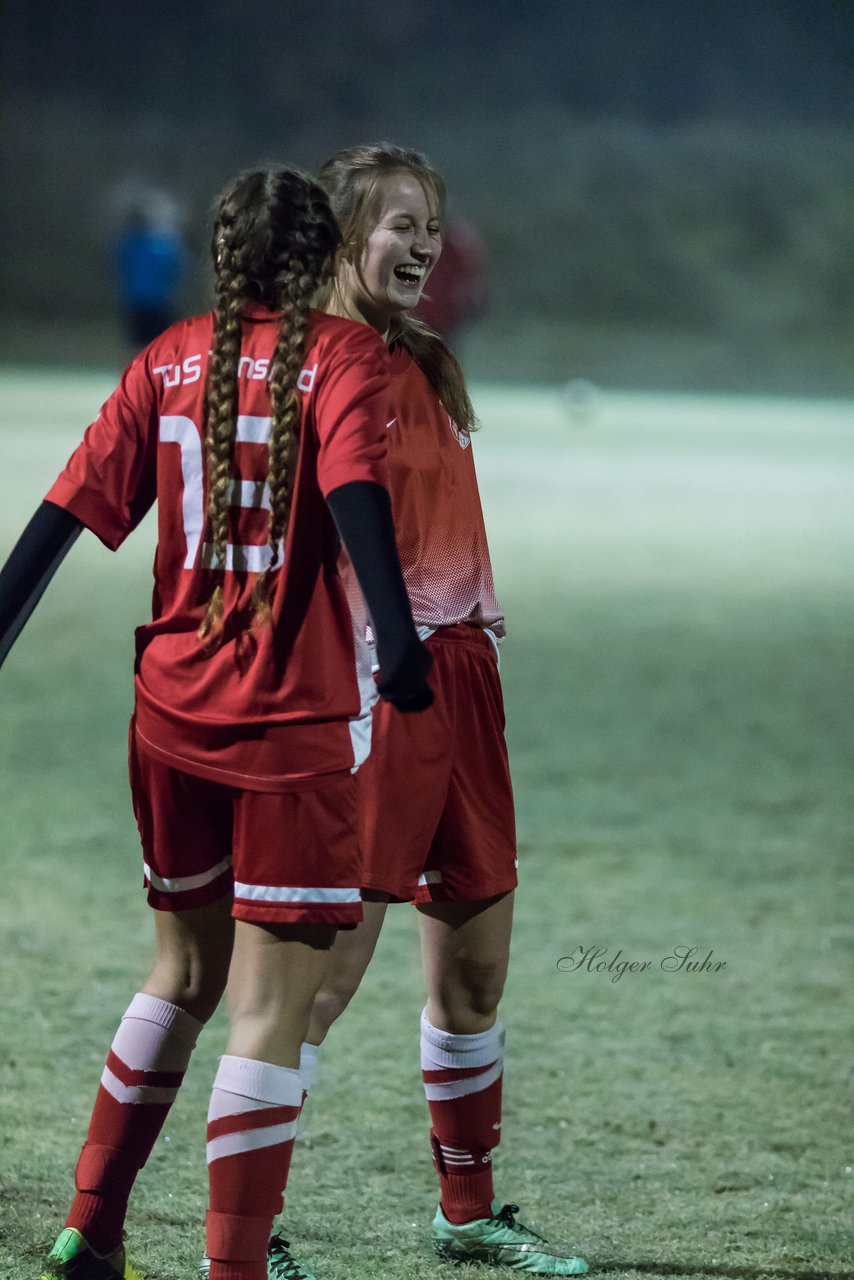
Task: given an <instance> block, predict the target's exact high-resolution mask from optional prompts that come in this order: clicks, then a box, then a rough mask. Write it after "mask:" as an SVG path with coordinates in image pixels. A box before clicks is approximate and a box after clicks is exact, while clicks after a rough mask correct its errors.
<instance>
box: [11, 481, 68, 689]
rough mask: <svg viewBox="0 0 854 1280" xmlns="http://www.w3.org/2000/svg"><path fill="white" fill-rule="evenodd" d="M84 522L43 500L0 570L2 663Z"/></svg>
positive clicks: (54, 504) (52, 503)
mask: <svg viewBox="0 0 854 1280" xmlns="http://www.w3.org/2000/svg"><path fill="white" fill-rule="evenodd" d="M82 528H83V525H82V524H81V523H80V521H79V520H77V519H76V518H75V517H74V516H72V515H70V514H69V512H67V511H66V510H65V509H64V508H63V507H58V506H57V505H56V503H54V502H43V503H42V504H41V506H40V507H39V509H38V511H37V512H36V514H35V515H34V516H33V518H32V520H31V521H30V523H29V524H28V525H27V527H26V529H25V530H24V532H23V533H22V534H21V536H20V538H19V539H18V541H17V543H16V544H15V548H14V550H13V552H12V554H11V555H10V556H9V559H8V560H7V561H6V563H5V565H4V566H3V569H2V571H0V666H2V665H3V663H4V661H5V659H6V655H7V653H8V652H9V650H10V649H11V648H12V645H13V644H14V643H15V641H16V640H17V638H18V635H19V634H20V632H21V630H22V628H23V626H24V623H25V622H26V621H27V618H29V616H30V614H31V613H32V611H33V609H35V607H36V605H37V604H38V602H39V600H40V599H41V595H42V592H43V591H44V589H45V587H46V586H47V584H48V583H49V582H50V580H51V578H52V577H53V575H54V574H55V573H56V571H57V569H58V568H59V566H60V564H61V563H62V561H63V559H64V558H65V556H66V554H67V552H69V551H70V550H71V547H72V546H73V545H74V542H75V541H76V539H77V536H78V534H79V533H80V531H81V529H82Z"/></svg>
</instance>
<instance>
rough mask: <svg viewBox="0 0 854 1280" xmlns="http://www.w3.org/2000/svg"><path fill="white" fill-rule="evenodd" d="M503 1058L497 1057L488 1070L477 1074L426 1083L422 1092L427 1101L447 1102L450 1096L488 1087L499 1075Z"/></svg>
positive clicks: (464, 1095) (502, 1065) (464, 1096)
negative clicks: (439, 1082) (459, 1078)
mask: <svg viewBox="0 0 854 1280" xmlns="http://www.w3.org/2000/svg"><path fill="white" fill-rule="evenodd" d="M503 1070H504V1060H503V1059H502V1058H499V1059H498V1061H497V1062H494V1063H493V1064H492V1066H491V1067H490V1068H489V1070H488V1071H481V1073H480V1075H477V1076H464V1077H463V1079H462V1080H449V1081H448V1082H447V1083H446V1084H426V1083H425V1085H424V1093H425V1095H426V1097H427V1101H428V1102H448V1101H450V1099H451V1098H466V1097H468V1095H469V1094H471V1093H480V1092H481V1091H482V1090H483V1089H488V1088H489V1086H490V1085H491V1084H494V1083H495V1081H496V1080H498V1079H499V1078H500V1076H501V1073H502V1071H503Z"/></svg>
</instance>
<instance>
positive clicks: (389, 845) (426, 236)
mask: <svg viewBox="0 0 854 1280" xmlns="http://www.w3.org/2000/svg"><path fill="white" fill-rule="evenodd" d="M319 182H320V184H321V186H323V187H324V189H325V190H326V191H327V192H328V194H329V197H330V202H331V205H332V208H333V210H334V212H335V214H336V217H337V218H338V222H339V225H340V227H341V230H342V235H343V247H342V249H341V250H340V251H339V255H338V264H339V265H338V269H337V271H336V275H335V280H334V283H333V286H332V288H331V291H330V296H329V300H328V303H327V306H328V309H329V310H330V311H331V312H332V313H333V314H335V315H339V316H345V317H349V318H352V319H354V320H361V321H363V322H364V323H365V324H366V325H367V326H369V327H370V328H372V329H375V330H376V331H377V333H379V334H380V336H381V337H382V338H383V339H384V341H385V342H386V344H387V346H388V348H389V353H390V358H391V371H392V406H391V410H390V413H389V422H388V432H387V435H388V446H389V451H388V461H389V489H390V492H391V496H392V506H393V511H394V520H395V527H396V529H397V539H398V547H399V550H400V558H401V563H402V566H403V574H404V579H405V581H406V586H407V590H408V592H409V599H410V602H411V605H412V611H413V615H414V617H415V621H416V624H417V625H418V629H419V633H420V635H421V636H422V637H423V638H426V642H427V647H428V649H429V650H430V652H431V653H432V655H433V662H434V665H433V669H432V676H431V685H432V688H433V691H434V694H435V701H434V703H433V705H432V707H431V709H430V710H429V711H427V712H425V714H424V715H422V716H418V717H410V718H407V717H403V716H401V715H399V714H398V713H397V712H396V711H395V710H394V708H391V707H388V706H386V705H384V704H378V705H377V706H376V707H375V709H374V713H373V738H372V746H371V754H370V757H369V759H368V761H367V763H366V765H365V766H364V767H363V768H362V769H361V770H360V773H359V779H358V797H359V831H360V838H361V844H362V853H363V859H364V866H363V876H362V883H363V897H364V898H365V899H366V901H365V906H364V910H365V920H364V923H363V924H362V925H360V926H359V928H358V929H357V930H355V931H354V932H353V933H350V934H348V935H346V936H345V935H343V934H340V935H339V937H338V939H337V941H336V943H335V947H334V949H333V961H332V967H331V969H330V971H329V974H328V976H327V978H326V980H325V982H324V984H323V986H322V987H321V990H320V992H319V994H318V996H317V998H316V1000H315V1004H314V1012H313V1015H312V1022H311V1029H310V1033H309V1036H308V1042H307V1043H306V1044H305V1045H304V1046H303V1068H304V1070H303V1076H304V1081H306V1082H309V1078H310V1073H311V1069H312V1066H313V1063H314V1061H315V1060H316V1054H317V1048H316V1047H317V1046H318V1045H319V1044H320V1043H321V1042H322V1041H323V1039H324V1037H325V1035H326V1033H327V1031H328V1030H329V1027H330V1026H331V1024H332V1022H333V1021H334V1019H335V1018H336V1017H337V1016H338V1015H339V1014H340V1013H341V1012H342V1010H343V1009H344V1007H345V1006H346V1004H347V1003H348V1001H349V1000H350V998H351V997H352V995H353V994H354V993H355V991H356V989H357V987H358V985H359V982H360V980H361V977H362V975H363V973H364V971H365V968H366V967H367V964H368V962H369V960H370V958H371V955H372V953H373V950H374V947H375V944H376V940H377V937H378V935H379V931H380V928H381V925H382V922H383V918H384V915H385V911H386V906H387V903H388V902H389V901H401V900H414V901H415V902H416V904H417V906H418V911H419V924H420V932H421V944H422V954H423V960H424V969H425V975H426V980H427V986H428V993H429V995H428V1001H427V1007H426V1008H425V1010H424V1012H423V1014H422V1017H421V1061H422V1069H423V1079H424V1088H425V1092H426V1095H427V1101H428V1104H429V1108H430V1115H431V1120H432V1130H431V1133H430V1142H431V1146H432V1152H433V1160H434V1163H435V1166H436V1170H437V1172H438V1176H439V1184H440V1192H441V1202H440V1206H439V1208H438V1210H437V1212H436V1217H435V1220H434V1223H433V1242H434V1246H435V1248H436V1251H437V1253H439V1254H440V1255H442V1256H444V1257H449V1258H458V1259H482V1260H486V1261H490V1262H501V1263H502V1264H504V1265H506V1266H508V1267H510V1268H515V1269H516V1270H520V1271H527V1272H530V1273H534V1274H540V1275H575V1274H580V1273H583V1272H585V1271H586V1270H587V1264H586V1262H584V1260H583V1259H581V1258H576V1257H572V1256H571V1255H569V1254H566V1253H563V1252H560V1251H558V1250H556V1249H554V1248H552V1247H551V1246H549V1245H548V1244H546V1242H545V1241H543V1240H542V1239H541V1238H540V1237H539V1236H536V1235H535V1234H534V1233H533V1232H531V1231H528V1230H527V1229H526V1228H525V1227H523V1226H522V1225H521V1224H520V1223H519V1222H518V1221H517V1220H516V1219H515V1217H514V1213H515V1211H516V1206H514V1205H505V1206H504V1207H503V1208H502V1209H501V1210H500V1212H497V1213H494V1212H493V1208H492V1196H493V1190H492V1150H493V1149H494V1148H495V1147H496V1146H497V1145H498V1140H499V1136H500V1129H501V1077H502V1065H503V1044H504V1033H503V1030H502V1028H501V1026H500V1024H499V1023H498V1022H497V1007H498V1002H499V999H500V997H501V993H502V990H503V985H504V981H505V977H506V973H507V964H508V956H509V943H510V926H511V915H512V904H513V890H514V887H515V885H516V850H515V829H514V813H513V798H512V792H511V786H510V775H509V770H508V761H507V750H506V746H505V742H504V713H503V706H502V698H501V687H500V683H499V678H498V661H497V656H496V649H497V646H496V642H497V640H498V639H500V638H501V637H502V636H503V634H504V619H503V616H502V613H501V610H500V608H499V606H498V603H497V601H496V598H495V592H494V587H493V580H492V569H491V567H490V560H489V551H488V548H487V543H486V535H485V531H484V524H483V515H482V512H481V506H480V499H479V496H478V490H477V482H476V479H475V471H474V462H473V459H472V449H471V438H470V431H471V428H472V426H473V425H474V413H473V410H472V406H471V402H470V400H469V397H468V394H467V391H466V387H465V383H464V379H463V375H462V371H461V369H460V366H459V364H458V363H457V361H456V359H455V358H454V356H453V355H452V354H451V352H450V351H449V350H448V348H447V347H446V346H445V344H444V343H443V342H442V341H441V340H440V339H439V338H438V337H437V335H436V334H434V333H432V332H431V331H430V330H429V329H427V328H426V327H425V326H424V325H422V324H420V323H419V322H418V321H416V320H414V319H412V318H411V316H410V315H409V313H410V311H411V310H412V308H413V307H414V306H415V305H416V303H417V302H418V300H419V298H420V297H421V294H422V290H423V289H424V287H425V284H426V282H427V280H428V278H429V275H430V272H431V270H432V268H433V267H434V265H435V263H436V261H437V259H438V257H439V253H440V251H441V246H442V224H443V218H444V207H445V188H444V183H443V181H442V178H441V177H440V175H439V174H438V173H437V172H436V170H435V169H434V168H433V167H432V166H431V165H430V164H429V163H428V162H427V161H426V160H425V158H424V157H423V156H421V155H419V154H418V153H415V152H410V151H403V150H401V149H399V148H397V147H391V146H386V145H380V146H368V147H356V148H354V149H351V150H347V151H342V152H339V153H338V154H337V155H336V156H334V157H333V158H332V159H331V160H330V161H328V163H327V164H326V165H324V167H323V169H322V170H321V172H320V176H319ZM277 1253H278V1256H279V1257H280V1258H282V1260H283V1264H284V1262H285V1261H286V1259H287V1256H288V1255H287V1254H286V1253H285V1252H284V1251H283V1249H282V1248H281V1246H277ZM293 1265H298V1264H297V1263H296V1262H295V1261H294V1263H293ZM272 1270H273V1269H272V1268H271V1272H272ZM282 1274H287V1275H291V1274H293V1275H297V1274H300V1275H305V1274H306V1273H305V1272H304V1271H300V1272H297V1271H293V1272H286V1271H283V1272H282Z"/></svg>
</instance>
